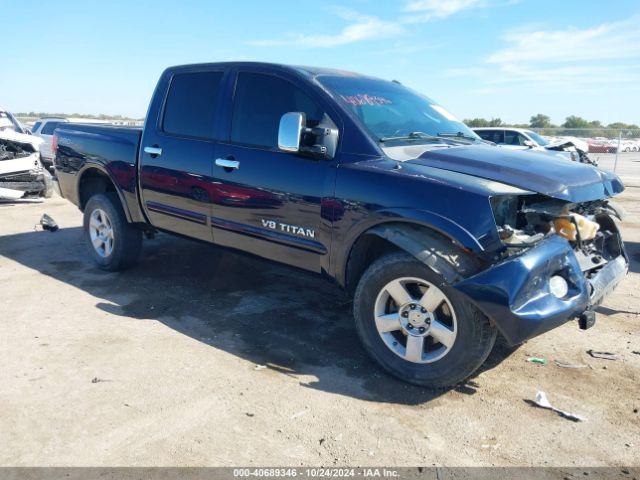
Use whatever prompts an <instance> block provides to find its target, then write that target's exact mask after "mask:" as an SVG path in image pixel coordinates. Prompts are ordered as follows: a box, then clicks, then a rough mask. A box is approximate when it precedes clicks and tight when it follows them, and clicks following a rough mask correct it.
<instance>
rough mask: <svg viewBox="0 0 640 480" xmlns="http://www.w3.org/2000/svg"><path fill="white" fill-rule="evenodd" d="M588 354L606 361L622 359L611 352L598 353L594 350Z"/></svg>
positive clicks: (588, 351)
mask: <svg viewBox="0 0 640 480" xmlns="http://www.w3.org/2000/svg"><path fill="white" fill-rule="evenodd" d="M587 353H588V354H589V355H591V356H592V357H593V358H602V359H604V360H613V361H615V360H620V357H618V355H616V354H615V353H611V352H596V351H594V350H587Z"/></svg>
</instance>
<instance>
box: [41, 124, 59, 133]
mask: <svg viewBox="0 0 640 480" xmlns="http://www.w3.org/2000/svg"><path fill="white" fill-rule="evenodd" d="M61 123H63V122H46V123H45V124H44V127H42V131H41V132H40V133H41V134H42V135H53V131H54V130H55V129H56V128H58V125H60V124H61Z"/></svg>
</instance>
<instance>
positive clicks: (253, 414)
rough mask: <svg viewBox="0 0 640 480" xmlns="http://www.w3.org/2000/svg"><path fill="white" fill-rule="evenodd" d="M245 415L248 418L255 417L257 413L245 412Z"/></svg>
mask: <svg viewBox="0 0 640 480" xmlns="http://www.w3.org/2000/svg"><path fill="white" fill-rule="evenodd" d="M244 414H245V415H246V416H247V417H253V416H255V413H251V412H244Z"/></svg>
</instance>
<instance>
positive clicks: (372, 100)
mask: <svg viewBox="0 0 640 480" xmlns="http://www.w3.org/2000/svg"><path fill="white" fill-rule="evenodd" d="M340 97H342V99H343V100H344V101H345V102H347V103H349V104H351V105H355V106H359V105H391V104H392V103H393V102H392V101H391V100H389V99H388V98H384V97H380V96H378V95H369V94H367V93H357V94H355V95H340Z"/></svg>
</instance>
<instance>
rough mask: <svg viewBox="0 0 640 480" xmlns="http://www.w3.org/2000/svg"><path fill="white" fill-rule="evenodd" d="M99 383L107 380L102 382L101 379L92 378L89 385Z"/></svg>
mask: <svg viewBox="0 0 640 480" xmlns="http://www.w3.org/2000/svg"><path fill="white" fill-rule="evenodd" d="M100 382H108V380H103V379H102V378H98V377H93V378H92V379H91V383H100Z"/></svg>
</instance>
